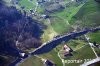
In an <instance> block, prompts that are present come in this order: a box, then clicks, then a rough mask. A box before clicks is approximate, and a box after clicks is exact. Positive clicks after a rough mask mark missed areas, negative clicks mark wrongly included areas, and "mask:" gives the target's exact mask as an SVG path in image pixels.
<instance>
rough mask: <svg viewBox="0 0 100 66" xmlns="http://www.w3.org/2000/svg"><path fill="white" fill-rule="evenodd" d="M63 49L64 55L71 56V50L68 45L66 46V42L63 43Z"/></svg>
mask: <svg viewBox="0 0 100 66" xmlns="http://www.w3.org/2000/svg"><path fill="white" fill-rule="evenodd" d="M63 50H65V52H64V56H65V57H68V56H72V53H71V52H72V51H73V50H72V49H71V48H70V47H69V46H67V45H66V44H65V45H64V47H63Z"/></svg>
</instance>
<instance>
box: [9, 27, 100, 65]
mask: <svg viewBox="0 0 100 66" xmlns="http://www.w3.org/2000/svg"><path fill="white" fill-rule="evenodd" d="M98 30H100V27H97V28H94V29H88V30H83V31H80V32H75V33H70V34H68V35H63V36H60V37H58V38H55V39H52V40H50V41H48V42H46V43H44V44H42V45H41V46H40V47H39V48H36V49H35V50H34V51H32V52H29V54H28V55H26V56H25V57H23V59H21V58H19V59H18V60H16V61H15V62H13V63H11V65H9V66H16V65H17V64H19V63H20V62H23V61H25V59H27V58H28V57H30V56H32V55H39V54H43V53H48V52H49V51H51V50H52V49H54V48H55V47H56V46H57V45H59V44H61V42H63V41H65V42H67V41H69V40H71V39H73V38H75V37H78V36H81V35H84V34H86V33H89V32H94V31H98Z"/></svg>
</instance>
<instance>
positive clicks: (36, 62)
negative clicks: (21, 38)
mask: <svg viewBox="0 0 100 66" xmlns="http://www.w3.org/2000/svg"><path fill="white" fill-rule="evenodd" d="M19 66H44V65H43V62H42V61H41V60H40V59H39V58H37V57H35V56H32V57H30V58H28V59H26V60H25V61H24V62H22V63H21V64H20V65H19Z"/></svg>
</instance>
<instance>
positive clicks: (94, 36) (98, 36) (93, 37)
mask: <svg viewBox="0 0 100 66" xmlns="http://www.w3.org/2000/svg"><path fill="white" fill-rule="evenodd" d="M88 36H89V37H90V41H91V42H92V43H93V42H94V41H95V42H96V43H98V44H100V31H98V32H94V33H89V34H88Z"/></svg>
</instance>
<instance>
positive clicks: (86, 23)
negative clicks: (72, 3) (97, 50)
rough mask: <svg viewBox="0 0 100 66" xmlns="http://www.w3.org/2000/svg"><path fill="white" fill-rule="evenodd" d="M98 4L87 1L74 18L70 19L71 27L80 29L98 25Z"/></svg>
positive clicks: (99, 7) (92, 0) (99, 10)
mask: <svg viewBox="0 0 100 66" xmlns="http://www.w3.org/2000/svg"><path fill="white" fill-rule="evenodd" d="M99 13H100V4H99V3H97V2H95V1H94V0H89V1H88V2H87V3H86V4H84V5H83V6H82V7H81V9H80V10H79V11H78V12H77V14H76V15H75V16H73V18H72V19H71V23H73V25H77V26H79V27H80V28H85V27H96V26H99V25H100V19H99V18H100V15H99Z"/></svg>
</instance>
